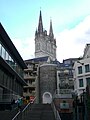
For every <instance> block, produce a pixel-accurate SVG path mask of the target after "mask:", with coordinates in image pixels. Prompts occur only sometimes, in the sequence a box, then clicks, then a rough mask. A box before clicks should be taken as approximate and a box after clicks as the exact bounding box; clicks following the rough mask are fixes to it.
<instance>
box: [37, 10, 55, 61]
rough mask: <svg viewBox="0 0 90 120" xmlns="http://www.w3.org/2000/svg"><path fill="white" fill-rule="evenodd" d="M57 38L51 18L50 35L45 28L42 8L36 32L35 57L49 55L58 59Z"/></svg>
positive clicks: (52, 58)
mask: <svg viewBox="0 0 90 120" xmlns="http://www.w3.org/2000/svg"><path fill="white" fill-rule="evenodd" d="M56 48H57V46H56V39H55V38H54V34H53V28H52V21H51V20H50V29H49V35H47V31H46V30H44V29H43V22H42V14H41V10H40V16H39V23H38V29H36V32H35V58H38V57H45V56H49V57H50V59H51V60H53V61H54V60H55V59H56Z"/></svg>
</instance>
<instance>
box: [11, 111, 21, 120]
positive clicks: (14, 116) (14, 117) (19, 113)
mask: <svg viewBox="0 0 90 120" xmlns="http://www.w3.org/2000/svg"><path fill="white" fill-rule="evenodd" d="M19 114H20V111H19V112H18V113H17V114H16V115H15V116H14V118H13V119H12V120H15V118H16V117H17V116H18V115H19Z"/></svg>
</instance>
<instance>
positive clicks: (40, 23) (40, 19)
mask: <svg viewBox="0 0 90 120" xmlns="http://www.w3.org/2000/svg"><path fill="white" fill-rule="evenodd" d="M38 33H43V23H42V14H41V10H40V16H39V24H38Z"/></svg>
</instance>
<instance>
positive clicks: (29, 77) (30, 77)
mask: <svg viewBox="0 0 90 120" xmlns="http://www.w3.org/2000/svg"><path fill="white" fill-rule="evenodd" d="M35 78H36V76H31V75H27V74H26V75H24V79H35Z"/></svg>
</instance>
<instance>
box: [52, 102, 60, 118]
mask: <svg viewBox="0 0 90 120" xmlns="http://www.w3.org/2000/svg"><path fill="white" fill-rule="evenodd" d="M51 106H52V109H53V112H54V115H55V119H56V120H61V118H60V115H59V112H58V110H56V107H55V105H54V103H53V102H52V103H51Z"/></svg>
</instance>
